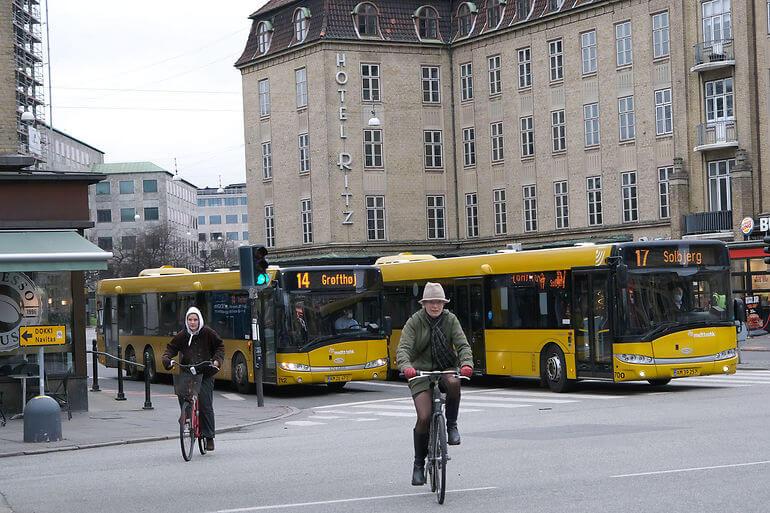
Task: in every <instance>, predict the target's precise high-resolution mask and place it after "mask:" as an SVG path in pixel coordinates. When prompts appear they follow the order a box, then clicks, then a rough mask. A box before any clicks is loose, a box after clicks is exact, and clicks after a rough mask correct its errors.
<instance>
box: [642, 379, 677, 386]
mask: <svg viewBox="0 0 770 513" xmlns="http://www.w3.org/2000/svg"><path fill="white" fill-rule="evenodd" d="M669 381H671V378H662V379H648V380H647V383H649V384H650V385H652V386H654V387H662V386H663V385H668V383H669Z"/></svg>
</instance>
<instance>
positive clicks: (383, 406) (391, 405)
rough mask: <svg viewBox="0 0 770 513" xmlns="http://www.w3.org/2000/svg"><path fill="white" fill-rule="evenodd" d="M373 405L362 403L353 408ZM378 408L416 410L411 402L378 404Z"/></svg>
mask: <svg viewBox="0 0 770 513" xmlns="http://www.w3.org/2000/svg"><path fill="white" fill-rule="evenodd" d="M370 406H371V405H368V404H361V405H358V406H353V408H369V407H370ZM376 408H380V409H383V410H410V411H414V406H412V405H411V404H404V405H401V404H378V405H377V406H376Z"/></svg>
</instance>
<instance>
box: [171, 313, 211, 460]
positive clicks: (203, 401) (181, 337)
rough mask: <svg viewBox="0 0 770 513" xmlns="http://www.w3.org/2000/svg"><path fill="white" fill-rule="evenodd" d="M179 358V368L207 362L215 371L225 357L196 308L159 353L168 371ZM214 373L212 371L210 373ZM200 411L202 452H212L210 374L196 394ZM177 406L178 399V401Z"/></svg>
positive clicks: (206, 376)
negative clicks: (180, 365) (180, 329)
mask: <svg viewBox="0 0 770 513" xmlns="http://www.w3.org/2000/svg"><path fill="white" fill-rule="evenodd" d="M178 353H181V355H182V361H181V362H179V363H181V364H182V365H197V364H198V363H201V362H205V361H209V360H210V361H211V362H212V364H213V365H214V367H216V369H217V370H218V369H219V368H220V367H221V366H222V361H223V360H224V358H225V344H224V343H223V342H222V339H221V338H219V335H217V332H216V331H214V330H212V329H211V328H209V327H208V326H204V325H203V315H201V311H200V310H198V309H197V308H195V307H194V306H193V307H190V309H189V310H187V314H186V315H185V329H183V330H182V331H180V332H179V333H177V334H176V336H175V337H174V338H173V339H171V342H169V343H168V346H166V351H165V352H164V353H163V366H164V367H165V368H166V369H171V367H173V366H174V364H175V363H176V362H175V361H174V360H172V358H173V357H175V356H176V355H177V354H178ZM214 372H216V370H215V371H214ZM198 400H199V401H200V410H201V434H202V435H203V437H204V438H205V439H206V450H207V451H213V450H214V375H213V374H205V375H204V376H203V381H201V389H200V393H199V394H198ZM179 404H180V405H181V404H182V403H181V399H180V403H179Z"/></svg>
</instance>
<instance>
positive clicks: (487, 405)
mask: <svg viewBox="0 0 770 513" xmlns="http://www.w3.org/2000/svg"><path fill="white" fill-rule="evenodd" d="M461 404H464V405H465V406H477V407H482V408H529V407H531V406H532V405H531V404H511V403H474V402H471V401H462V402H461Z"/></svg>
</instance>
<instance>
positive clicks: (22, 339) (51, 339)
mask: <svg viewBox="0 0 770 513" xmlns="http://www.w3.org/2000/svg"><path fill="white" fill-rule="evenodd" d="M65 333H66V332H65V328H64V326H21V327H19V344H20V345H21V346H22V347H29V346H60V345H63V344H66V343H67V341H66V336H65Z"/></svg>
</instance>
